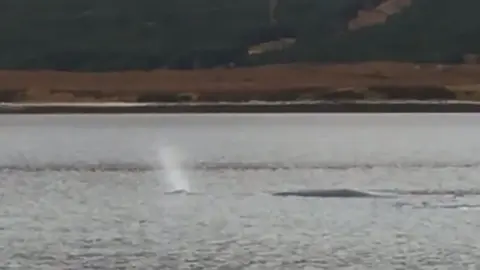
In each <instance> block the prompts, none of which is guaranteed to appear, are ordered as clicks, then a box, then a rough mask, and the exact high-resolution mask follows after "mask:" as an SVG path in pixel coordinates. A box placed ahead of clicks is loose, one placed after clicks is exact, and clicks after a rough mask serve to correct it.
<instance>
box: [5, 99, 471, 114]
mask: <svg viewBox="0 0 480 270" xmlns="http://www.w3.org/2000/svg"><path fill="white" fill-rule="evenodd" d="M479 112H480V102H458V101H435V102H433V101H430V102H421V101H396V102H368V101H346V102H330V101H325V102H320V101H318V102H308V103H306V102H281V103H273V102H259V103H189V104H168V103H147V104H142V103H104V104H102V103H50V104H48V103H39V104H38V103H37V104H24V103H3V104H0V114H142V113H143V114H173V113H175V114H178V113H479Z"/></svg>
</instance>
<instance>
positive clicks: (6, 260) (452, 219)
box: [0, 114, 480, 270]
mask: <svg viewBox="0 0 480 270" xmlns="http://www.w3.org/2000/svg"><path fill="white" fill-rule="evenodd" d="M0 127H1V129H0V142H1V143H2V150H1V151H0V178H1V179H0V247H1V248H0V269H288V270H294V269H379V270H387V269H455V270H457V269H478V267H480V237H478V235H480V211H479V210H480V208H478V209H477V204H480V195H478V196H477V194H480V192H477V190H479V191H480V116H479V115H475V114H468V115H466V114H449V115H441V114H438V115H433V114H430V115H429V114H389V115H382V114H375V115H367V114H355V115H351V114H350V115H347V114H335V115H334V114H331V115H321V114H318V115H309V114H304V115H302V114H298V115H266V114H264V115H227V114H225V115H111V116H107V115H95V116H93V115H86V116H80V115H76V116H69V115H62V116H53V115H52V116H40V115H38V116H25V115H24V116H13V115H12V116H0ZM165 147H168V149H174V150H176V153H177V154H178V155H179V157H180V158H182V160H183V162H182V165H183V168H184V173H185V175H186V176H187V177H188V179H189V182H190V185H191V190H192V192H193V194H190V195H185V194H183V195H182V194H177V195H173V194H166V193H168V192H169V191H171V188H172V186H171V185H169V181H167V180H166V179H165V174H164V173H163V172H164V170H162V164H161V162H160V158H159V156H160V154H161V152H162V151H163V150H165ZM323 188H352V189H353V188H355V189H361V190H365V191H367V190H378V189H381V190H387V191H391V192H393V191H395V192H397V193H398V194H399V196H398V197H396V198H392V199H380V198H378V199H374V198H363V199H360V198H329V199H328V198H309V199H308V198H300V197H275V196H271V195H270V193H271V192H275V191H285V190H294V189H323ZM429 191H437V193H449V192H463V193H467V194H466V195H465V196H458V197H455V196H451V195H448V194H426V193H428V192H429ZM415 193H420V195H419V194H415ZM460 206H463V207H460Z"/></svg>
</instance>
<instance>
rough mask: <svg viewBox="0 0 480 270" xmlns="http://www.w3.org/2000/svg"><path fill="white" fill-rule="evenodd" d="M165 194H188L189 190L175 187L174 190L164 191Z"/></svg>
mask: <svg viewBox="0 0 480 270" xmlns="http://www.w3.org/2000/svg"><path fill="white" fill-rule="evenodd" d="M165 194H189V192H188V191H186V190H184V189H176V190H172V191H168V192H165Z"/></svg>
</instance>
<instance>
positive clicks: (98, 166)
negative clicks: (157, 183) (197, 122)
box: [0, 161, 480, 172]
mask: <svg viewBox="0 0 480 270" xmlns="http://www.w3.org/2000/svg"><path fill="white" fill-rule="evenodd" d="M375 168H387V169H388V168H393V169H395V168H400V169H420V168H425V169H443V168H480V162H471V163H468V162H466V163H454V162H386V163H316V162H302V163H286V162H196V163H191V164H185V166H184V167H183V169H185V170H200V171H221V170H230V171H254V170H273V171H274V170H321V169H323V170H339V171H342V170H351V169H360V170H370V169H375ZM161 169H162V167H161V166H160V165H152V164H151V163H149V162H108V161H106V162H92V163H89V162H65V163H61V162H48V163H46V162H45V163H13V164H9V163H4V164H0V171H23V172H39V171H117V172H128V171H136V172H141V171H154V170H161Z"/></svg>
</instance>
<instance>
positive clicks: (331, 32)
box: [0, 0, 480, 71]
mask: <svg viewBox="0 0 480 270" xmlns="http://www.w3.org/2000/svg"><path fill="white" fill-rule="evenodd" d="M381 1H382V0H323V1H318V0H278V3H277V4H276V8H275V10H274V19H275V21H274V22H272V16H271V13H270V10H271V0H242V1H238V0H175V1H171V0H136V1H127V0H102V1H95V0H74V1H65V0H42V1H35V0H3V1H1V2H0V34H1V36H2V42H0V52H1V53H0V68H1V69H56V70H80V71H83V70H85V71H86V70H88V71H106V70H125V69H140V70H149V69H156V68H182V69H188V68H210V67H216V66H220V65H226V64H228V63H231V62H233V63H235V64H236V65H237V66H242V65H257V64H267V63H285V62H295V61H316V62H331V61H365V60H395V61H426V62H428V61H430V62H457V61H460V60H461V58H462V55H463V54H465V53H480V35H479V33H480V16H478V10H480V1H478V0H461V1H452V0H414V1H413V4H412V6H411V7H409V8H408V9H406V10H405V11H403V12H401V13H399V14H397V15H394V16H392V17H391V18H389V20H388V21H387V23H385V24H383V25H377V26H372V27H367V28H364V29H360V30H358V31H353V32H352V31H348V29H347V25H348V22H349V21H350V20H351V19H352V18H354V17H355V16H356V14H357V12H358V10H360V9H366V8H371V7H374V6H376V5H378V3H379V2H381ZM284 37H294V38H296V40H297V42H296V43H295V45H294V46H293V47H291V48H289V49H287V50H285V51H282V52H272V53H268V54H265V55H261V56H257V57H251V56H249V55H248V54H247V50H248V48H249V47H250V46H252V45H254V44H258V43H260V42H266V41H270V40H276V39H279V38H284Z"/></svg>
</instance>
